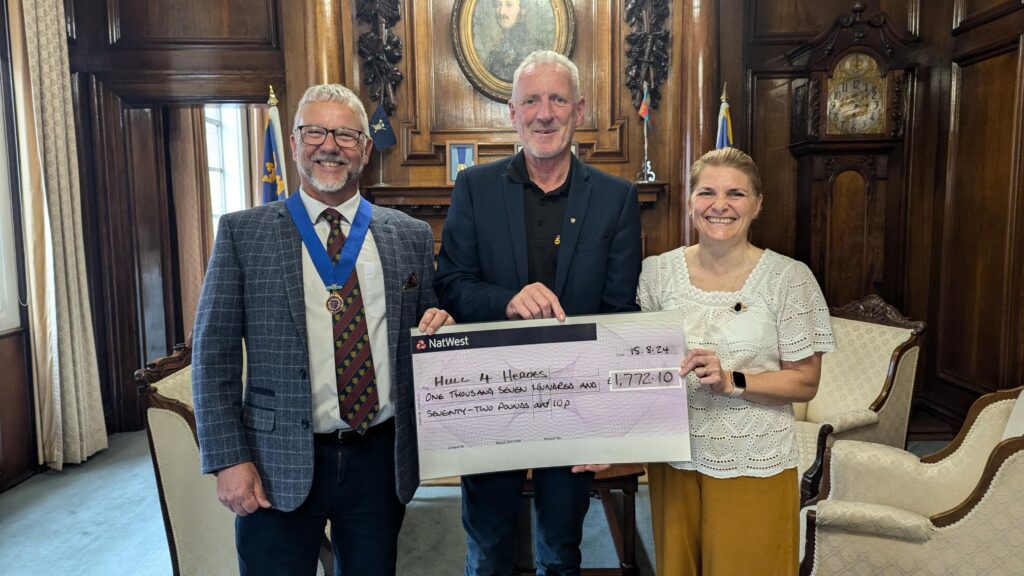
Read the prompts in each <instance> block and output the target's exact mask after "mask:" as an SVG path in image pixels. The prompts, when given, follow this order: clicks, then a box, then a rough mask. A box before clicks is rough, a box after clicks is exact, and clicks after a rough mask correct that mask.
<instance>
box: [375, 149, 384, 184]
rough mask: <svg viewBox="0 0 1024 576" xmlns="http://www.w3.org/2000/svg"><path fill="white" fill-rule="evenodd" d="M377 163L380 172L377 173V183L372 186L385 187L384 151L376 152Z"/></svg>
mask: <svg viewBox="0 0 1024 576" xmlns="http://www.w3.org/2000/svg"><path fill="white" fill-rule="evenodd" d="M377 163H378V164H379V168H380V170H379V172H378V174H377V183H376V184H374V186H375V187H379V186H387V184H385V183H384V151H383V150H377Z"/></svg>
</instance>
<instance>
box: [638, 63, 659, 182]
mask: <svg viewBox="0 0 1024 576" xmlns="http://www.w3.org/2000/svg"><path fill="white" fill-rule="evenodd" d="M647 90H648V85H647V81H646V80H644V96H643V99H642V100H641V102H640V111H639V112H640V117H641V118H643V119H644V162H643V164H641V165H640V171H639V172H637V174H636V181H637V182H654V180H655V178H657V177H656V176H655V175H654V170H652V169H651V159H650V157H649V156H648V155H647V126H648V124H650V123H651V109H650V97H649V95H648V92H647Z"/></svg>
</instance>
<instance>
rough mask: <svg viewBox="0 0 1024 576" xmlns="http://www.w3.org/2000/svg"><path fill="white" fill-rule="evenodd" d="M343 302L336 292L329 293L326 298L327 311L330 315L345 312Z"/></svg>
mask: <svg viewBox="0 0 1024 576" xmlns="http://www.w3.org/2000/svg"><path fill="white" fill-rule="evenodd" d="M345 308H346V306H345V300H344V299H342V297H341V294H338V291H337V290H334V291H332V292H331V295H330V296H328V297H327V311H328V312H330V313H331V314H338V313H344V312H345Z"/></svg>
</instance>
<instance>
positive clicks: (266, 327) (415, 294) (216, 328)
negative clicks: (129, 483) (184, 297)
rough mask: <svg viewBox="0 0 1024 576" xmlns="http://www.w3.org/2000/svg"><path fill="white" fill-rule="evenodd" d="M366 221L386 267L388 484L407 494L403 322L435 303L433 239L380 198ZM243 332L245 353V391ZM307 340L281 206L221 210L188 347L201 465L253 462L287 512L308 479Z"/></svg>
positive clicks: (294, 250) (295, 237)
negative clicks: (391, 438) (390, 405)
mask: <svg viewBox="0 0 1024 576" xmlns="http://www.w3.org/2000/svg"><path fill="white" fill-rule="evenodd" d="M370 231H371V233H372V234H373V239H374V241H375V243H376V244H377V249H378V251H379V253H380V259H381V267H382V269H383V271H384V286H385V295H384V296H385V302H386V304H387V322H388V352H389V354H390V358H391V374H392V392H391V398H392V402H394V408H395V416H394V418H395V431H396V441H395V464H396V471H395V489H396V492H397V494H398V498H399V499H400V500H401V501H402V502H408V501H409V500H411V499H412V496H413V492H415V490H416V486H417V484H418V481H419V465H418V460H417V452H416V426H415V422H414V415H413V388H412V370H411V356H410V353H409V329H410V328H412V327H415V326H416V325H417V324H418V322H419V319H420V318H421V317H422V315H423V313H424V312H425V311H426V310H427V308H430V307H432V306H436V305H437V299H436V297H435V295H434V291H433V288H432V285H433V275H434V240H433V235H432V233H431V231H430V226H429V225H427V224H426V223H425V222H421V221H419V220H416V219H413V218H411V217H409V216H407V215H405V214H403V213H401V212H398V211H396V210H391V209H388V208H380V207H377V206H374V207H373V212H372V217H371V220H370ZM414 274H415V276H413V275H414ZM414 279H415V280H414ZM313 337H314V338H329V337H330V335H329V334H314V335H313ZM243 338H244V339H245V345H246V353H247V361H248V372H247V382H246V386H245V392H244V394H243V387H242V339H243ZM308 338H309V334H307V333H306V317H305V303H304V301H303V290H302V239H301V238H300V236H299V233H298V231H297V230H296V228H295V225H294V223H293V222H292V220H291V217H290V216H289V213H288V209H287V208H286V207H285V204H284V203H283V202H273V203H270V204H267V205H264V206H260V207H258V208H253V209H251V210H245V211H242V212H235V213H232V214H227V215H225V216H223V217H221V219H220V225H219V229H218V231H217V241H216V243H215V245H214V248H213V254H212V256H211V257H210V264H209V268H208V269H207V271H206V279H205V281H204V282H203V290H202V294H201V295H200V297H199V308H198V311H197V312H196V326H195V336H194V339H193V352H192V363H193V372H192V380H193V392H192V394H193V399H194V403H195V414H196V425H197V427H198V431H199V452H200V457H201V464H202V471H203V473H204V474H208V473H212V472H215V471H217V470H220V469H222V468H226V467H228V466H232V465H234V464H239V463H241V462H246V461H250V460H251V461H252V462H254V463H255V465H256V468H257V470H259V473H260V478H261V480H262V482H263V487H264V489H265V490H266V492H267V498H268V499H269V500H270V502H271V503H272V504H273V506H274V508H276V509H279V510H283V511H290V510H294V509H295V508H297V507H298V506H299V505H300V504H302V502H303V501H304V500H305V499H306V495H307V494H308V493H309V487H310V484H311V482H312V479H313V425H312V418H313V416H312V400H311V385H310V381H309V353H308V347H307V340H308Z"/></svg>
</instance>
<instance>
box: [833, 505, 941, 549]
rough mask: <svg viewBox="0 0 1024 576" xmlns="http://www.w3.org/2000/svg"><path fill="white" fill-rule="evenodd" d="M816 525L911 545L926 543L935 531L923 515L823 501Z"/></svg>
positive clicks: (874, 506)
mask: <svg viewBox="0 0 1024 576" xmlns="http://www.w3.org/2000/svg"><path fill="white" fill-rule="evenodd" d="M815 523H816V525H817V526H818V527H824V526H828V527H829V528H838V529H840V530H846V531H847V532H856V533H859V534H865V535H868V536H878V537H881V538H899V539H901V540H909V541H911V542H924V541H926V540H928V539H930V538H931V535H932V532H933V531H934V529H933V527H932V523H931V521H930V520H929V519H928V518H925V517H924V516H921V515H920V514H915V513H914V512H909V511H907V510H901V509H899V508H894V507H892V506H883V505H880V504H865V503H863V502H837V501H833V500H822V501H821V502H818V506H817V514H816V517H815Z"/></svg>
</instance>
